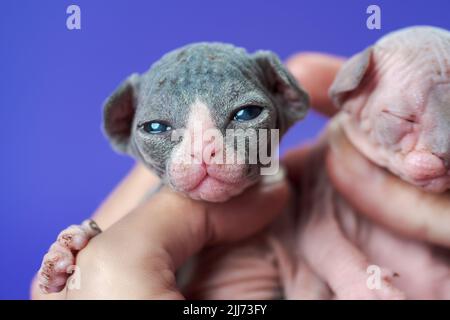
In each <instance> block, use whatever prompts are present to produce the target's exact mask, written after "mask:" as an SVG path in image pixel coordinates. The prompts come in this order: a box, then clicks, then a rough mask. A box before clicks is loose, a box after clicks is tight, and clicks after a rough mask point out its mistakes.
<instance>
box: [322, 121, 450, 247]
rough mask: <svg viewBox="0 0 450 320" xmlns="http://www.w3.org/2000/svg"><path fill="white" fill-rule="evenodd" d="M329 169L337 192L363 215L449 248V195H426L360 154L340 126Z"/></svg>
mask: <svg viewBox="0 0 450 320" xmlns="http://www.w3.org/2000/svg"><path fill="white" fill-rule="evenodd" d="M330 140H331V142H330V143H331V152H330V153H329V156H328V158H327V169H328V172H329V174H330V177H331V180H332V182H333V184H334V185H335V186H336V188H337V189H338V191H339V192H340V193H341V194H342V195H343V196H344V197H345V198H346V199H347V200H348V201H349V202H350V204H352V205H353V206H354V207H355V208H356V209H358V210H359V211H360V212H361V213H363V214H365V215H367V216H368V217H369V218H371V219H373V220H375V221H377V222H379V223H381V224H383V225H385V226H387V227H389V228H390V229H393V230H395V231H398V232H400V233H402V234H404V235H407V236H411V237H414V238H418V239H422V240H426V241H430V242H433V243H435V244H440V245H444V246H447V247H450V197H449V193H445V194H432V193H426V192H424V191H422V190H420V189H418V188H416V187H414V186H412V185H410V184H408V183H406V182H404V181H402V180H400V179H399V178H397V177H395V176H393V175H391V174H389V173H388V172H387V171H385V170H383V169H381V168H379V167H377V166H376V165H374V164H372V163H371V162H369V161H368V160H367V159H365V158H364V157H363V156H362V155H361V154H359V153H358V152H357V151H356V150H355V149H354V148H353V146H352V145H351V144H350V142H349V141H348V140H347V138H346V137H345V134H344V133H343V132H342V130H341V129H339V127H337V126H333V131H332V134H330Z"/></svg>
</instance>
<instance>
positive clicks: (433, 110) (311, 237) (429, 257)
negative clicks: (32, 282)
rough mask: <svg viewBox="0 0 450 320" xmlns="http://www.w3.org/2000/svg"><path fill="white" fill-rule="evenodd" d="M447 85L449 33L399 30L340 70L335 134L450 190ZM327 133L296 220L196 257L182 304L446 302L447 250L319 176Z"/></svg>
mask: <svg viewBox="0 0 450 320" xmlns="http://www.w3.org/2000/svg"><path fill="white" fill-rule="evenodd" d="M449 87H450V35H449V33H448V32H447V31H445V30H441V29H438V28H432V27H414V28H407V29H404V30H400V31H398V32H395V33H392V34H390V35H388V36H385V37H384V38H382V39H381V40H380V41H378V42H377V43H376V44H375V45H374V46H372V47H370V48H368V49H366V50H365V51H363V52H362V53H360V54H357V55H355V56H354V57H352V58H351V59H350V60H349V61H348V62H347V63H346V64H345V65H344V66H343V68H342V69H341V71H340V72H339V74H338V75H337V77H336V80H335V82H334V84H333V86H332V88H331V89H330V94H331V97H332V98H333V100H334V101H335V103H336V105H337V106H339V107H341V109H342V112H341V113H340V114H339V115H338V116H337V117H336V118H335V119H334V120H333V121H332V124H331V125H332V126H340V127H342V128H343V130H344V131H345V132H346V133H347V136H348V138H349V139H350V140H351V141H352V143H353V144H354V145H355V146H356V147H357V148H358V149H359V150H360V151H361V152H362V153H363V154H364V155H365V156H367V157H368V158H369V159H370V160H372V161H373V162H375V163H376V164H378V165H380V166H382V167H384V168H387V169H388V170H390V171H391V172H392V173H394V174H396V175H398V176H400V177H401V178H402V179H404V180H405V181H408V182H409V183H412V184H414V185H416V186H418V187H421V188H424V189H425V190H427V191H430V192H443V191H445V190H447V189H448V188H449V181H450V178H449V177H450V175H449V156H450V136H449V129H450V112H449V110H450V109H449V105H450V95H449V92H450V91H449ZM328 134H329V133H328V132H326V133H325V134H324V135H323V136H322V138H321V140H320V142H319V144H318V146H317V147H316V149H315V150H314V152H313V153H312V155H311V158H310V159H309V163H308V164H307V167H308V169H309V170H306V171H305V173H304V176H303V178H302V181H301V183H300V185H298V186H297V188H298V199H297V200H298V204H297V207H296V208H295V210H290V211H286V212H285V214H283V216H282V217H281V218H280V219H279V220H278V221H276V222H275V223H274V224H273V226H272V227H271V228H270V229H269V230H268V231H266V232H263V233H261V234H259V235H256V236H254V237H253V238H251V239H249V240H246V241H243V242H241V243H238V244H235V245H232V246H228V247H220V248H211V249H208V250H207V251H205V252H204V253H202V254H201V255H200V257H199V259H198V261H197V262H198V263H197V265H196V266H195V268H196V269H195V270H196V272H194V278H193V281H191V283H190V284H189V285H188V287H187V288H183V290H184V292H185V294H186V296H188V297H193V298H242V299H245V298H253V299H271V298H279V297H285V298H309V299H311V298H321V299H323V298H332V297H334V298H338V299H345V298H358V299H372V298H375V299H379V298H381V299H403V298H441V299H449V298H450V267H449V259H448V256H449V252H448V250H447V251H446V250H445V249H442V248H438V249H442V250H438V249H437V248H434V247H433V246H431V245H429V244H426V243H423V242H420V241H415V240H411V239H406V238H404V237H402V236H399V235H397V234H394V233H392V232H391V231H389V230H386V229H385V228H383V227H381V226H377V225H375V224H374V223H372V222H371V221H368V220H367V219H365V218H363V217H362V216H360V215H359V214H357V212H355V210H354V209H353V208H351V207H350V206H349V205H348V204H347V203H346V202H345V200H344V199H342V198H341V197H340V196H339V194H338V193H337V192H336V191H335V190H334V189H333V188H332V186H331V184H330V182H329V179H328V177H327V175H326V172H325V169H324V166H325V164H324V155H325V152H326V149H327V148H328V146H327V140H328V139H327V135H328ZM387 201H388V199H387ZM85 242H87V240H86V241H85ZM70 257H71V259H72V260H71V261H72V262H73V256H72V255H70ZM44 263H45V262H44ZM371 264H373V265H376V266H379V267H380V270H381V274H380V275H381V278H380V287H379V288H377V287H375V288H370V287H369V286H368V282H367V280H368V276H369V275H368V274H367V272H366V270H367V267H368V266H369V265H371ZM195 275H201V278H196V276H195ZM61 283H64V282H63V281H62V280H61Z"/></svg>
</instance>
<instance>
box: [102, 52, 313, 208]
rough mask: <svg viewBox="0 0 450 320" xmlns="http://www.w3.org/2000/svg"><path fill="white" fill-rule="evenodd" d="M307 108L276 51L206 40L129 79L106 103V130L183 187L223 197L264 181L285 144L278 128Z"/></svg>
mask: <svg viewBox="0 0 450 320" xmlns="http://www.w3.org/2000/svg"><path fill="white" fill-rule="evenodd" d="M307 109H308V96H307V94H306V93H305V92H304V91H303V90H302V89H301V88H300V87H299V86H298V84H297V83H296V82H295V80H294V79H293V78H292V76H291V75H290V74H289V73H288V71H287V70H286V69H285V68H284V66H283V65H282V64H281V62H280V61H279V59H278V58H277V57H276V56H275V55H274V54H273V53H271V52H267V51H258V52H256V53H254V54H248V53H247V52H246V51H245V50H244V49H242V48H236V47H234V46H232V45H227V44H220V43H198V44H191V45H188V46H185V47H182V48H180V49H177V50H174V51H172V52H170V53H168V54H166V55H165V56H163V57H162V58H161V60H159V61H158V62H156V63H155V64H154V65H153V66H152V67H151V68H150V70H149V71H147V72H146V73H144V74H142V75H137V74H133V75H131V76H130V77H129V78H128V79H126V80H125V81H124V82H123V83H122V84H121V85H120V87H119V88H118V89H117V90H116V91H115V92H114V93H113V94H112V95H111V96H110V97H109V98H108V99H107V101H106V103H105V107H104V130H105V133H106V135H107V137H108V138H109V140H110V142H111V144H112V145H113V147H114V148H115V149H116V150H118V151H121V152H126V153H128V154H130V155H132V156H134V157H136V158H138V159H139V160H141V161H142V162H143V163H145V164H146V165H147V166H148V167H149V168H151V169H153V170H154V171H155V172H156V173H157V174H158V175H159V176H160V177H161V179H162V180H163V182H165V183H166V184H168V185H170V186H171V187H173V188H174V189H175V190H177V191H179V192H182V193H184V194H186V195H188V196H189V197H191V198H194V199H203V200H207V201H213V202H219V201H225V200H227V199H228V198H229V197H231V196H234V195H236V194H238V193H240V192H242V191H243V190H244V189H245V188H246V187H247V186H249V185H250V184H252V183H254V182H255V181H257V179H258V177H259V176H260V173H261V169H262V168H264V167H267V166H270V163H267V161H266V158H265V157H264V156H266V157H267V155H268V154H269V155H270V150H271V147H274V146H275V145H276V144H277V143H278V141H276V140H277V139H276V137H275V136H274V133H276V132H271V130H272V129H278V130H279V134H280V136H281V135H282V134H283V133H284V132H285V131H286V130H287V129H288V127H290V126H291V125H292V124H293V123H294V122H296V121H297V120H300V119H302V118H303V117H304V116H305V114H306V112H307ZM271 134H272V138H275V139H272V140H273V141H271ZM267 149H268V151H267Z"/></svg>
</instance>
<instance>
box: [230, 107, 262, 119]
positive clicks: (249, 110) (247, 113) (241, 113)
mask: <svg viewBox="0 0 450 320" xmlns="http://www.w3.org/2000/svg"><path fill="white" fill-rule="evenodd" d="M262 110H263V108H262V107H259V106H246V107H243V108H241V109H239V110H238V111H236V112H235V113H234V115H233V120H235V121H240V122H242V121H249V120H252V119H255V118H256V117H258V116H259V115H260V114H261V112H262Z"/></svg>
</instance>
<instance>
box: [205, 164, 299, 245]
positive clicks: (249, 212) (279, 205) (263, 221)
mask: <svg viewBox="0 0 450 320" xmlns="http://www.w3.org/2000/svg"><path fill="white" fill-rule="evenodd" d="M289 195H290V187H289V185H288V183H287V181H286V174H285V169H284V168H282V167H280V169H279V170H278V172H277V173H276V174H275V175H268V176H263V179H262V181H261V182H260V183H258V184H257V185H256V186H254V187H252V188H250V189H249V190H247V191H246V192H244V193H243V194H241V195H239V196H237V197H234V198H233V199H231V200H229V201H228V202H226V203H223V204H214V203H211V204H208V205H207V207H206V208H207V218H208V219H209V222H208V226H210V227H211V230H208V233H209V234H210V236H211V238H210V239H208V241H209V244H217V243H222V242H230V241H237V240H240V239H244V238H246V237H248V236H250V235H252V234H254V233H256V232H258V231H260V230H262V229H263V228H264V227H266V226H267V225H268V224H269V223H270V222H271V221H273V220H274V219H275V218H276V217H277V216H278V215H280V214H282V212H283V209H284V208H285V207H286V205H287V203H288V200H289Z"/></svg>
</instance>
